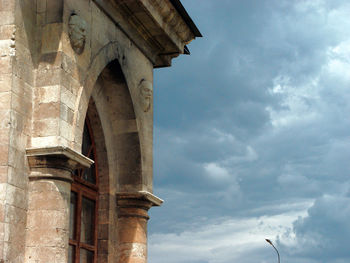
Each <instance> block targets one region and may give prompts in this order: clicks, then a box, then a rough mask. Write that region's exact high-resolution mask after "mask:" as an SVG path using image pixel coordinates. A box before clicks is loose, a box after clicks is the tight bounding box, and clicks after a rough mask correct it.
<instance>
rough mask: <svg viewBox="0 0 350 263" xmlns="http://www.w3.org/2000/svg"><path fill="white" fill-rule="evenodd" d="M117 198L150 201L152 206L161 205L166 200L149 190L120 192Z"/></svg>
mask: <svg viewBox="0 0 350 263" xmlns="http://www.w3.org/2000/svg"><path fill="white" fill-rule="evenodd" d="M116 196H117V200H135V199H137V200H141V201H148V202H150V203H151V204H152V206H160V205H161V204H162V203H163V202H164V201H163V200H162V199H160V198H159V197H157V196H155V195H154V194H152V193H150V192H148V191H138V192H119V193H117V194H116Z"/></svg>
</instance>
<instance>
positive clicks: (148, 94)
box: [139, 79, 153, 112]
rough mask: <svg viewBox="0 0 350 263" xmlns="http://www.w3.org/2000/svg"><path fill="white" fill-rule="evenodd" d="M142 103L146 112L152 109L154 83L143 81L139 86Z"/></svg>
mask: <svg viewBox="0 0 350 263" xmlns="http://www.w3.org/2000/svg"><path fill="white" fill-rule="evenodd" d="M139 92H140V102H141V107H142V110H143V111H144V112H148V111H149V110H150V109H151V108H152V101H153V100H152V97H153V85H152V82H150V81H148V80H145V79H142V80H141V82H140V84H139Z"/></svg>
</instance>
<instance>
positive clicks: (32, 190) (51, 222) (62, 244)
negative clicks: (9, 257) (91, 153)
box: [25, 147, 92, 263]
mask: <svg viewBox="0 0 350 263" xmlns="http://www.w3.org/2000/svg"><path fill="white" fill-rule="evenodd" d="M27 156H28V162H29V166H30V175H29V192H28V195H29V196H28V216H27V236H26V253H25V260H26V261H25V262H26V263H46V262H55V263H67V262H68V241H69V240H68V239H69V206H70V191H71V183H72V181H73V180H72V173H73V172H74V170H75V169H76V168H78V167H81V166H89V165H90V164H91V162H92V161H91V160H89V159H88V158H86V157H84V156H82V155H81V154H79V153H77V152H74V151H72V150H70V149H67V148H61V147H58V148H57V147H55V148H47V149H35V150H27Z"/></svg>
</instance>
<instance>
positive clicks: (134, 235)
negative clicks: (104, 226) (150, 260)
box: [117, 191, 163, 263]
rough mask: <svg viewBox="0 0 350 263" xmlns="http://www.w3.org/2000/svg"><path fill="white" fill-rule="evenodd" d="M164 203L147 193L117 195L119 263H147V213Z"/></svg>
mask: <svg viewBox="0 0 350 263" xmlns="http://www.w3.org/2000/svg"><path fill="white" fill-rule="evenodd" d="M162 202H163V201H162V200H161V199H159V198H158V197H156V196H154V195H153V194H151V193H149V192H146V191H140V192H136V193H117V216H118V222H117V228H118V249H117V251H118V252H117V254H118V260H117V263H147V221H148V219H149V216H148V213H147V211H148V209H150V208H151V207H152V206H159V205H161V204H162Z"/></svg>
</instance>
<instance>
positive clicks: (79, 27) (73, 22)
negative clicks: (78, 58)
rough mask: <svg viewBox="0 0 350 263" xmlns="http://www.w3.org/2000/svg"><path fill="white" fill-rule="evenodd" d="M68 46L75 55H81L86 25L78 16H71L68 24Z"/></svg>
mask: <svg viewBox="0 0 350 263" xmlns="http://www.w3.org/2000/svg"><path fill="white" fill-rule="evenodd" d="M68 34H69V39H70V44H71V46H72V48H73V50H74V51H75V52H76V53H77V54H79V55H80V54H81V53H83V50H84V47H85V40H86V23H85V21H84V20H83V19H82V18H81V17H80V16H78V15H71V17H70V18H69V22H68Z"/></svg>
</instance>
